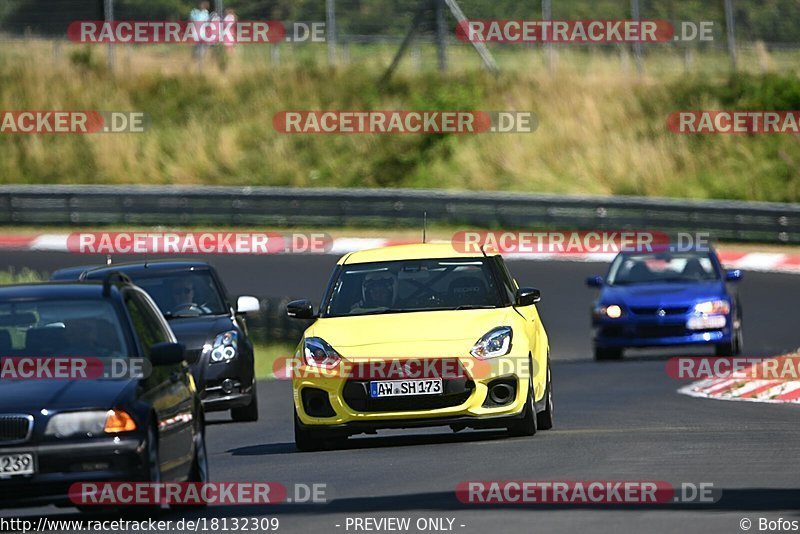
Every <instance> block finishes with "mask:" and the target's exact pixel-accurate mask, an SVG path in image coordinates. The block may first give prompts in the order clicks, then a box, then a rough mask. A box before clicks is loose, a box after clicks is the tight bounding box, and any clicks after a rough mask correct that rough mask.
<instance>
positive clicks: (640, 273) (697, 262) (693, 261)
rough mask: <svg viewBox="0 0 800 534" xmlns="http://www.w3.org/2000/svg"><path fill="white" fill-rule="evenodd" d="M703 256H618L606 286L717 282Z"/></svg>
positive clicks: (707, 258) (709, 258)
mask: <svg viewBox="0 0 800 534" xmlns="http://www.w3.org/2000/svg"><path fill="white" fill-rule="evenodd" d="M719 277H720V275H719V273H718V272H717V269H716V268H715V267H714V262H712V261H711V257H710V256H709V255H708V254H706V253H697V252H685V253H657V254H631V255H622V256H617V258H616V259H615V260H614V263H613V264H612V265H611V269H609V272H608V284H609V285H617V286H619V285H630V284H652V283H663V282H667V283H669V282H702V281H712V280H719Z"/></svg>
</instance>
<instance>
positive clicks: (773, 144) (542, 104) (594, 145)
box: [0, 41, 800, 202]
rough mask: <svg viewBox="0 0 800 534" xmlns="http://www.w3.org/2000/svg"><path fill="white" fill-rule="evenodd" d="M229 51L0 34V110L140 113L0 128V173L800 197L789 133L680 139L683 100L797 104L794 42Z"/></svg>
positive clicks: (798, 144) (88, 179)
mask: <svg viewBox="0 0 800 534" xmlns="http://www.w3.org/2000/svg"><path fill="white" fill-rule="evenodd" d="M314 46H317V48H314V47H313V46H312V45H307V46H298V47H296V48H294V47H290V46H281V56H280V57H281V59H280V64H275V63H273V60H272V59H270V57H271V56H270V52H269V50H268V49H265V48H252V47H251V48H247V47H240V50H238V52H239V53H240V56H239V57H237V58H235V59H234V60H233V61H232V62H230V63H229V64H228V65H227V68H226V69H225V70H222V69H220V68H219V67H217V66H216V65H214V64H210V65H208V66H207V67H206V68H205V69H204V70H203V71H202V72H198V69H197V68H196V65H194V64H193V63H192V61H191V59H190V58H191V51H190V48H188V47H183V48H182V47H171V48H170V47H164V46H153V47H140V48H135V49H133V48H119V49H117V50H116V57H117V62H118V66H117V70H116V73H114V74H113V75H112V73H110V72H109V71H108V69H107V67H106V63H105V54H106V49H105V48H103V47H98V48H88V47H85V46H78V45H67V44H62V45H60V46H57V47H56V46H55V45H54V44H53V43H52V42H47V41H30V42H27V43H20V42H8V41H6V42H2V43H0V78H1V79H3V80H4V81H3V83H2V84H0V109H5V110H12V109H92V110H107V111H111V110H130V111H144V112H145V113H147V114H149V116H150V119H151V122H150V125H149V129H148V131H147V132H145V133H142V134H96V135H89V136H65V135H61V136H56V135H51V136H47V135H5V136H4V137H3V138H2V139H0V183H44V184H52V183H62V184H70V183H95V184H98V183H102V184H127V183H153V184H156V183H158V184H236V185H245V184H246V185H278V186H296V187H316V186H332V187H365V186H366V187H424V188H444V189H471V190H504V191H509V190H511V191H529V192H553V193H578V194H600V195H648V196H670V197H692V198H732V199H752V200H767V201H787V202H796V201H798V199H800V157H798V156H797V154H799V153H800V150H798V149H799V148H800V138H798V137H794V136H788V135H786V136H701V137H689V136H679V135H676V134H673V133H671V132H669V131H668V130H667V128H666V117H667V115H668V114H669V113H670V112H671V111H675V110H682V109H708V108H712V109H717V108H726V109H800V81H798V71H800V62H798V61H797V60H798V58H799V56H800V54H798V53H795V52H777V53H768V52H767V51H766V49H765V48H764V47H754V48H752V49H746V50H743V51H742V56H741V64H742V71H743V72H741V73H740V74H738V75H736V76H730V75H729V74H728V70H727V69H728V64H727V59H726V57H725V56H724V54H722V53H720V52H715V51H710V52H706V53H700V52H698V53H696V54H694V56H693V58H692V60H691V62H690V63H688V64H687V63H686V62H685V57H684V56H683V54H682V53H680V52H678V51H675V50H671V49H670V50H663V51H662V50H659V49H654V50H651V51H650V52H649V53H648V56H647V59H646V71H645V74H644V75H643V76H641V77H639V76H637V75H636V72H635V68H634V67H633V65H632V60H631V58H630V56H629V55H627V54H624V53H622V54H621V53H618V52H615V51H613V50H609V51H593V50H575V49H572V50H560V51H559V52H558V54H557V61H556V70H555V73H552V74H551V73H549V71H548V69H547V67H546V65H545V61H544V57H543V54H542V52H541V51H540V50H536V49H530V50H529V49H519V48H516V49H496V50H495V51H496V53H497V56H498V61H499V63H500V65H501V68H502V74H501V76H500V77H499V78H497V79H495V78H493V77H492V76H490V75H488V74H486V73H485V72H483V71H481V69H480V68H479V67H478V61H477V59H476V58H475V57H474V56H473V54H472V52H471V51H470V50H469V48H468V47H463V46H462V47H453V48H452V49H451V55H450V63H451V65H452V69H451V71H450V73H449V74H448V75H447V76H444V77H442V76H439V75H438V74H436V73H435V72H433V71H432V67H433V66H434V65H435V61H433V53H434V50H433V49H432V48H425V47H421V48H420V53H419V55H418V56H416V57H413V56H412V57H410V58H407V59H406V61H405V63H404V64H403V68H402V69H401V70H400V72H399V73H398V74H397V76H396V77H395V78H394V79H393V80H392V81H391V83H389V84H388V86H386V87H383V88H379V87H378V86H377V84H376V80H377V79H378V78H379V76H380V74H381V68H382V67H384V66H385V65H387V64H388V63H389V61H390V58H391V54H392V52H393V51H394V48H393V47H390V46H384V47H378V46H371V47H356V46H352V50H351V52H350V54H349V55H350V63H349V64H348V65H345V66H342V67H340V68H339V69H338V70H336V71H332V70H330V69H329V68H328V67H327V65H326V64H325V60H324V58H325V55H324V47H320V46H319V45H314ZM302 109H356V110H358V109H451V110H452V109H462V110H463V109H475V110H525V111H533V112H535V113H536V114H537V116H538V119H539V128H538V130H537V131H536V132H535V133H532V134H487V135H476V136H468V135H384V136H378V135H315V136H310V135H304V136H302V135H285V134H280V133H277V132H276V131H275V130H274V128H273V126H272V118H273V116H274V115H275V114H276V113H277V112H279V111H283V110H302Z"/></svg>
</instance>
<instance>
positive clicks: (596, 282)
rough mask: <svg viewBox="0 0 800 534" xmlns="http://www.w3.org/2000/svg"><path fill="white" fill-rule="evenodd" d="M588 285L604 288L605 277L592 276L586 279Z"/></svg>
mask: <svg viewBox="0 0 800 534" xmlns="http://www.w3.org/2000/svg"><path fill="white" fill-rule="evenodd" d="M586 285H587V286H589V287H603V277H602V276H597V275H595V276H590V277H589V278H587V279H586Z"/></svg>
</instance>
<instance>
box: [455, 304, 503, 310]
mask: <svg viewBox="0 0 800 534" xmlns="http://www.w3.org/2000/svg"><path fill="white" fill-rule="evenodd" d="M495 308H497V306H492V305H491V304H464V305H463V306H459V307H457V308H454V309H455V310H456V311H458V310H493V309H495Z"/></svg>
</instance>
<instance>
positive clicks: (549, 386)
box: [536, 358, 554, 430]
mask: <svg viewBox="0 0 800 534" xmlns="http://www.w3.org/2000/svg"><path fill="white" fill-rule="evenodd" d="M544 400H545V408H544V410H543V411H541V412H539V413H538V414H536V426H537V427H538V430H550V429H551V428H553V422H554V418H553V380H552V377H551V374H550V358H548V359H547V383H546V385H545V388H544Z"/></svg>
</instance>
